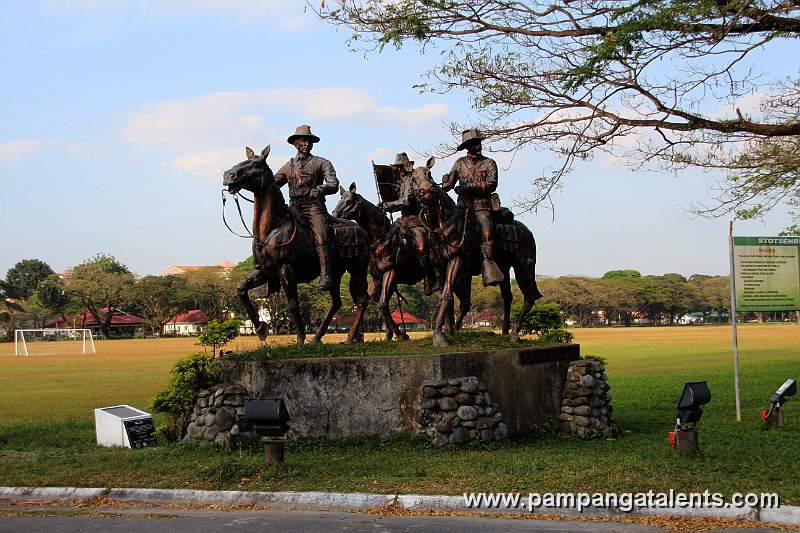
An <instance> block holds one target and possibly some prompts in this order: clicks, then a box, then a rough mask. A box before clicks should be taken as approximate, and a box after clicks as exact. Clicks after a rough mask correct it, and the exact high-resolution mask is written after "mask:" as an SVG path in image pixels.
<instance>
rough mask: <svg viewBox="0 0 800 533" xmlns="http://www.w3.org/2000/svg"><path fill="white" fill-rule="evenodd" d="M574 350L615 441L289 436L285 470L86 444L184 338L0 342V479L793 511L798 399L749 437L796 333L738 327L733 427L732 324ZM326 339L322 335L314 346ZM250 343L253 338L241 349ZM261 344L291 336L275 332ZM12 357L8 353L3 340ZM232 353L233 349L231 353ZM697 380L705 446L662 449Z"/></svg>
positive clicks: (587, 341)
mask: <svg viewBox="0 0 800 533" xmlns="http://www.w3.org/2000/svg"><path fill="white" fill-rule="evenodd" d="M573 333H574V334H575V339H576V342H579V343H581V351H582V353H583V354H584V355H598V356H600V357H602V358H603V359H605V360H606V362H607V370H608V374H609V380H610V384H611V386H612V390H611V393H612V396H613V403H614V408H615V414H616V417H617V421H618V423H619V425H620V426H621V427H622V429H623V430H624V433H623V434H622V435H620V436H619V437H617V438H615V439H595V440H588V441H586V440H581V439H576V438H562V437H560V436H558V435H555V434H554V433H551V432H549V431H547V430H545V429H543V430H541V431H537V432H532V433H530V434H528V435H523V436H519V437H517V438H515V439H514V440H512V441H510V442H505V443H502V444H492V445H490V446H473V447H468V448H465V449H447V450H436V449H433V448H431V447H430V445H429V444H428V442H427V440H426V439H422V438H417V437H412V436H408V435H398V436H395V437H392V438H389V439H380V438H352V439H345V440H333V441H325V440H318V439H300V440H298V441H295V442H292V443H291V444H290V445H289V447H288V450H287V464H286V466H285V467H284V468H282V469H275V468H267V467H265V466H264V465H263V458H262V456H261V454H260V453H259V452H258V451H240V452H234V453H225V452H222V451H219V450H215V449H212V448H199V447H194V446H183V445H170V446H162V447H160V448H158V449H153V450H146V451H139V452H134V451H131V450H120V449H103V448H98V447H96V446H95V445H94V429H93V421H92V409H93V408H94V407H99V406H105V405H112V404H117V403H128V404H131V405H134V406H137V407H146V405H147V399H148V398H149V397H150V396H152V395H153V393H155V392H156V391H157V390H159V389H160V388H162V387H163V386H164V384H165V383H166V381H167V379H168V374H167V373H168V370H169V368H170V366H171V365H172V363H173V362H174V361H175V360H176V359H178V358H180V357H183V356H185V355H186V354H188V353H190V352H192V351H195V350H196V347H194V346H192V340H191V339H160V340H141V341H106V342H103V343H98V353H97V354H96V355H90V356H41V357H29V358H23V357H14V356H10V357H3V356H2V355H5V354H8V353H9V345H1V346H0V391H2V394H0V439H3V440H4V441H5V444H2V445H0V485H80V486H153V487H195V488H209V489H211V488H213V489H237V488H238V489H244V490H332V491H338V490H345V491H366V492H383V493H393V492H407V493H408V492H417V493H444V494H459V493H461V492H463V491H473V490H474V491H511V490H518V491H523V492H527V491H539V492H544V491H616V492H619V491H646V490H649V489H654V490H668V489H675V490H679V491H680V490H682V491H692V490H695V491H703V490H705V489H709V490H712V491H719V492H723V493H726V494H730V493H732V492H746V491H751V490H752V491H774V492H777V493H778V494H780V496H781V497H782V501H783V503H794V504H798V503H800V484H799V483H798V481H797V475H798V472H800V457H798V452H797V450H798V443H800V399H797V398H796V399H794V400H792V401H790V402H789V403H787V405H786V407H785V413H786V419H787V427H786V428H784V429H782V430H773V431H769V432H764V431H761V430H760V427H759V421H758V412H759V411H760V409H761V408H763V407H766V406H767V404H768V400H769V396H770V395H771V393H772V392H773V391H774V390H775V389H776V388H777V387H778V386H779V385H780V384H781V383H782V382H783V380H784V379H786V378H787V377H790V376H791V377H798V375H800V326H798V325H796V324H786V325H748V326H745V327H741V328H740V335H739V341H740V352H741V383H742V408H743V422H741V423H737V422H736V420H735V409H734V399H733V398H734V396H733V366H732V354H731V340H730V328H729V327H724V326H720V327H715V326H703V327H680V328H613V329H611V328H609V329H576V330H573ZM326 339H327V340H328V342H335V341H338V340H340V339H336V338H334V337H333V336H331V337H330V338H329V337H326ZM238 342H239V343H240V347H242V348H245V347H254V346H255V345H257V344H258V341H257V340H256V339H252V338H246V339H243V340H240V341H238ZM270 342H277V343H280V342H293V338H289V337H271V338H270ZM10 348H11V350H10V353H13V346H12V347H10ZM234 348H235V347H234ZM694 380H707V381H708V383H709V387H710V388H711V391H712V402H711V404H709V405H708V406H707V407H706V408H705V414H704V415H703V419H702V420H701V422H700V425H699V429H700V439H701V446H702V449H703V453H702V455H700V456H697V457H686V456H679V455H675V454H674V453H672V451H671V450H670V449H669V447H668V446H667V444H666V433H667V432H668V431H669V430H671V429H672V426H673V425H674V416H675V402H676V400H677V397H678V395H679V394H680V392H681V390H682V387H683V383H685V382H686V381H694Z"/></svg>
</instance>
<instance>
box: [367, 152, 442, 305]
mask: <svg viewBox="0 0 800 533" xmlns="http://www.w3.org/2000/svg"><path fill="white" fill-rule="evenodd" d="M392 166H394V167H395V168H396V169H397V170H398V172H399V175H400V193H399V195H398V199H397V200H395V201H393V202H381V203H380V204H378V207H379V208H381V209H383V210H384V211H387V212H393V211H400V215H401V218H400V221H399V224H400V229H401V231H402V232H403V234H404V235H407V236H408V237H410V240H411V241H412V242H413V246H414V248H415V249H416V251H417V261H419V264H420V266H421V267H422V272H423V273H424V274H425V294H426V295H427V296H430V295H431V294H433V293H434V292H436V291H439V290H441V287H440V284H439V281H438V277H437V275H436V272H435V271H434V269H433V266H432V265H431V262H430V260H429V258H428V235H427V231H426V230H425V228H424V227H423V225H422V222H421V221H420V219H419V213H420V210H421V209H422V198H421V196H422V194H423V189H426V188H429V186H430V183H427V182H426V183H420V182H419V181H418V180H416V178H414V176H413V170H414V162H413V161H409V159H408V155H407V154H406V153H405V152H402V153H399V154H397V156H396V157H395V159H394V164H393V165H392Z"/></svg>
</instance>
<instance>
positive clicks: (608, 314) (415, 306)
mask: <svg viewBox="0 0 800 533" xmlns="http://www.w3.org/2000/svg"><path fill="white" fill-rule="evenodd" d="M252 270H253V262H252V258H249V259H246V260H244V261H242V262H241V263H239V264H238V265H236V266H235V267H234V268H233V269H227V270H226V269H224V268H222V267H205V268H202V269H198V270H192V271H189V272H186V273H183V274H180V275H173V276H144V277H137V276H135V275H134V274H133V273H132V272H131V271H130V270H129V269H128V268H127V267H126V266H125V265H124V264H122V263H121V262H120V261H119V260H117V259H116V258H115V257H114V256H112V255H108V254H97V255H95V256H93V257H91V258H88V259H86V260H85V261H83V262H82V263H80V264H78V265H75V266H74V267H72V268H71V269H69V270H68V271H67V272H66V273H64V274H56V273H55V272H53V270H52V268H50V266H49V265H48V264H47V263H45V262H44V261H41V260H39V259H23V260H21V261H19V262H18V263H17V264H16V265H14V267H12V268H11V269H9V271H8V272H7V274H6V277H5V279H0V333H2V332H5V333H6V336H7V337H10V336H11V335H13V330H14V329H16V328H20V327H44V326H45V324H46V323H47V322H48V321H49V320H51V319H53V318H61V319H62V320H63V321H65V322H66V321H68V319H69V317H75V316H80V315H81V314H82V313H88V316H91V317H93V318H94V319H95V320H96V321H97V323H98V324H100V328H101V330H102V331H103V333H104V334H105V335H106V336H108V335H109V334H110V326H111V319H112V315H111V313H108V312H107V310H108V309H112V310H123V311H125V312H127V313H131V314H134V315H137V316H140V317H142V318H144V320H145V328H146V329H147V330H148V331H149V332H151V333H157V332H160V331H162V328H163V326H164V325H165V324H167V323H168V321H169V320H170V319H171V318H172V317H174V316H175V315H176V314H178V313H181V312H185V311H189V310H191V309H200V310H202V311H203V312H204V313H205V314H206V315H207V316H208V318H209V319H211V320H220V319H225V318H228V317H230V316H236V317H237V318H240V319H244V318H246V316H245V312H244V308H243V307H242V305H241V303H240V301H239V299H238V297H237V295H236V284H237V282H238V281H239V280H241V279H242V278H243V277H244V276H246V275H247V274H248V273H249V272H251V271H252ZM348 282H349V278H348V277H347V275H345V277H344V278H343V280H342V291H341V293H342V300H343V304H342V308H341V310H340V312H339V316H338V318H337V320H338V322H335V323H334V324H339V323H341V324H349V322H348V320H347V317H348V314H349V313H350V312H351V311H352V310H353V309H354V305H353V302H352V300H351V298H350V295H349V291H348V290H347V284H348ZM538 283H539V288H540V290H541V292H542V293H543V294H544V299H543V301H544V302H546V303H552V304H556V305H557V306H558V307H560V308H561V310H562V311H563V313H564V316H565V317H566V318H567V319H568V320H570V321H572V322H573V324H574V325H575V326H578V327H589V326H593V325H622V326H630V325H633V324H641V323H645V324H653V325H661V324H674V323H677V322H678V320H679V319H680V317H682V316H684V315H686V314H687V313H694V314H695V317H697V318H699V320H698V321H702V322H715V321H725V322H727V321H728V320H729V309H730V284H729V283H730V282H729V279H728V276H708V275H704V274H693V275H691V276H689V277H688V278H686V277H684V276H682V275H680V274H675V273H671V274H664V275H660V276H645V275H642V274H640V273H639V272H638V271H636V270H612V271H610V272H606V273H605V274H604V275H603V276H602V277H600V278H590V277H583V276H562V277H558V278H544V279H540V280H539V281H538ZM299 292H300V301H301V313H302V314H303V317H304V319H305V321H306V323H307V324H309V327H310V328H312V329H313V328H314V327H316V325H317V324H319V323H320V321H321V320H322V318H323V317H324V316H325V313H326V312H327V310H328V306H329V305H330V298H329V296H328V294H327V293H320V292H319V291H317V290H316V287H315V286H314V284H301V285H300V287H299ZM400 293H401V297H400V298H399V301H400V306H402V308H403V310H404V311H405V312H407V313H411V314H413V315H415V316H416V317H418V318H420V319H421V320H423V321H425V322H427V323H428V324H430V320H431V319H432V317H433V316H434V314H435V312H436V310H437V308H438V305H439V299H438V295H432V296H425V295H424V293H423V291H422V288H421V287H419V286H408V285H405V286H401V287H400ZM512 293H513V295H514V301H515V302H516V303H519V302H521V301H522V294H521V293H520V291H519V288H518V287H517V285H516V282H514V283H512ZM252 295H253V296H254V297H255V298H256V301H257V302H258V303H259V304H260V305H261V306H262V307H264V308H266V310H267V311H268V313H269V316H270V317H272V321H271V326H272V330H273V333H278V332H280V331H287V330H288V331H291V328H292V324H291V320H290V319H289V312H288V305H287V302H286V298H285V297H284V296H283V294H276V295H271V296H267V295H266V287H262V288H259V289H256V290H255V291H253V294H252ZM397 306H398V298H397V297H395V298H393V299H392V307H393V308H397ZM470 313H471V314H470V316H475V315H476V314H479V315H480V316H482V317H484V318H487V317H488V320H489V321H490V322H491V323H494V324H495V325H498V324H499V323H500V321H501V320H502V313H503V306H502V299H501V297H500V291H499V289H497V288H496V287H484V286H483V285H482V284H481V282H480V279H479V278H474V279H473V282H472V310H471V312H470ZM754 316H755V318H756V319H758V320H763V319H764V316H763V315H760V314H756V315H754ZM786 316H790V315H788V314H787V315H786ZM774 318H778V319H782V318H783V315H782V316H780V317H774ZM69 325H70V326H73V324H69ZM380 326H381V317H380V313H379V311H378V309H377V306H375V305H374V304H371V305H370V306H369V308H368V311H367V317H366V321H365V327H366V329H367V330H371V331H376V330H378V329H379V328H380ZM74 327H81V324H74Z"/></svg>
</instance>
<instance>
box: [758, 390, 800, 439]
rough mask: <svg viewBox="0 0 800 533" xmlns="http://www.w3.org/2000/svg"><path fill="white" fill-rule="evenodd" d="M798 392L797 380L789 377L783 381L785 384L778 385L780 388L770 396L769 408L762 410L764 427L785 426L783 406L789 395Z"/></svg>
mask: <svg viewBox="0 0 800 533" xmlns="http://www.w3.org/2000/svg"><path fill="white" fill-rule="evenodd" d="M795 394H797V380H796V379H794V378H789V379H787V380H786V381H784V382H783V385H781V386H780V387H778V390H776V391H775V393H774V394H773V395H772V396H771V397H770V399H769V401H770V406H769V410H767V409H762V410H761V424H762V428H764V429H770V428H773V427H777V428H781V427H783V411H781V406H782V405H783V404H784V403H786V398H787V397H788V396H794V395H795Z"/></svg>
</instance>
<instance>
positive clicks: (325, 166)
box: [317, 157, 339, 196]
mask: <svg viewBox="0 0 800 533" xmlns="http://www.w3.org/2000/svg"><path fill="white" fill-rule="evenodd" d="M319 159H321V161H320V163H321V165H320V172H321V173H322V179H323V182H322V184H320V185H317V190H319V192H320V194H321V195H323V196H324V195H327V194H333V193H336V192H339V180H338V179H337V178H336V171H335V170H334V169H333V164H331V162H330V161H328V160H327V159H324V158H322V157H320V158H319Z"/></svg>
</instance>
